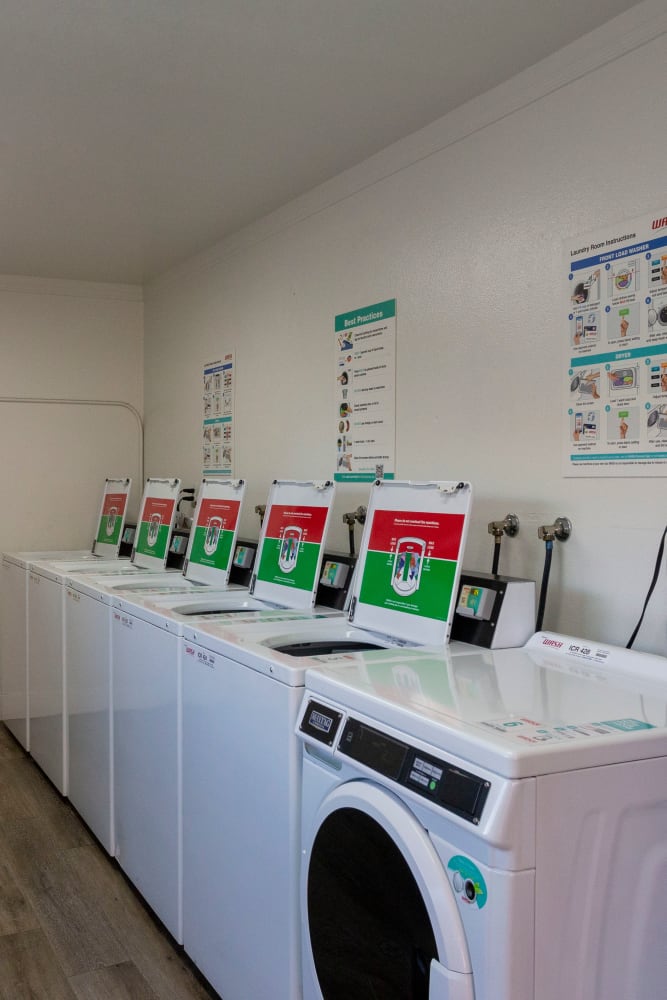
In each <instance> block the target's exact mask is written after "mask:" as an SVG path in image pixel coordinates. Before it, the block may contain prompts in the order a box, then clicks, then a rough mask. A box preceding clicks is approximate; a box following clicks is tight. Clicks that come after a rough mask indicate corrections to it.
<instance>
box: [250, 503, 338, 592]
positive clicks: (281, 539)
mask: <svg viewBox="0 0 667 1000" xmlns="http://www.w3.org/2000/svg"><path fill="white" fill-rule="evenodd" d="M327 514H328V507H301V506H297V505H292V506H289V505H283V504H274V505H273V506H272V507H271V511H270V514H269V519H268V523H267V526H266V533H265V537H264V545H263V546H262V555H261V559H260V563H259V569H258V571H257V579H258V580H262V581H263V582H264V583H278V584H281V585H282V586H286V587H295V588H296V589H298V590H312V589H313V588H314V586H315V579H316V576H317V568H318V564H319V558H320V551H321V548H322V541H323V538H324V529H325V526H326V522H327Z"/></svg>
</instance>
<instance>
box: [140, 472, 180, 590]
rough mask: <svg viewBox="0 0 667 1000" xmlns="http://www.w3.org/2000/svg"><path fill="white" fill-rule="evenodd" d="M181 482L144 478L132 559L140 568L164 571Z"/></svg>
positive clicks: (177, 480)
mask: <svg viewBox="0 0 667 1000" xmlns="http://www.w3.org/2000/svg"><path fill="white" fill-rule="evenodd" d="M180 490H181V481H180V479H147V480H146V489H145V490H144V496H143V500H142V502H141V510H140V512H139V519H138V522H137V533H136V535H135V539H134V548H133V549H132V555H131V557H130V558H131V560H132V562H133V563H134V565H135V566H138V567H140V568H141V569H150V570H157V569H164V567H165V564H166V562H167V552H168V549H169V539H170V538H171V533H172V530H173V527H174V520H175V518H176V504H177V502H178V494H179V493H180Z"/></svg>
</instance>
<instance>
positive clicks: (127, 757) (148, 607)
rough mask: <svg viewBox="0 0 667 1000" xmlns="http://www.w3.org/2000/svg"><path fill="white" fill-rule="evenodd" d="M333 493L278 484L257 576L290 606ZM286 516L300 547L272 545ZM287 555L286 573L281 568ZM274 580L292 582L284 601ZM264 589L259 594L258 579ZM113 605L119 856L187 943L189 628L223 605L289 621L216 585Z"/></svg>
mask: <svg viewBox="0 0 667 1000" xmlns="http://www.w3.org/2000/svg"><path fill="white" fill-rule="evenodd" d="M333 490H334V488H333V484H332V483H326V484H319V483H317V484H314V483H310V482H309V483H295V482H280V483H278V482H276V483H274V484H273V486H272V489H271V492H270V495H269V501H268V503H267V512H266V515H265V519H264V526H265V527H264V528H263V531H262V537H261V538H260V542H259V546H258V554H257V574H258V575H259V577H260V578H264V577H266V582H265V589H266V590H267V591H268V592H269V593H270V594H271V596H272V597H273V599H274V600H276V599H277V597H278V596H280V597H282V600H283V601H284V603H285V605H286V606H287V607H289V604H290V601H294V602H295V603H296V605H297V607H298V606H299V605H300V604H303V605H305V606H306V607H307V608H308V609H310V608H311V607H312V604H313V600H314V596H313V595H314V590H315V586H316V584H317V582H318V573H319V570H320V566H321V562H322V545H323V542H324V537H325V533H326V527H327V524H328V520H329V516H330V507H331V502H332V499H333ZM281 518H282V519H284V520H285V519H286V520H285V523H286V524H287V525H288V527H290V528H294V529H297V528H298V530H299V531H300V533H301V534H300V536H299V538H298V542H297V541H292V539H295V540H296V538H297V535H296V534H294V535H289V536H286V537H287V538H288V540H289V544H287V543H286V544H285V545H282V544H278V545H276V542H275V539H274V537H273V536H272V534H271V532H272V531H273V527H274V526H275V524H276V523H278V521H279V520H280V519H281ZM276 538H278V541H280V538H279V536H276ZM297 545H298V546H299V549H298V551H297V550H296V546H297ZM287 550H289V551H287ZM230 552H231V550H230ZM271 556H273V559H274V565H273V566H271V563H270V559H271ZM281 556H282V559H283V563H284V564H285V566H286V567H287V568H286V569H284V570H283V569H281V568H280V567H279V560H280V558H281ZM190 566H192V563H191V562H190ZM299 571H300V572H299ZM278 574H284V575H285V576H286V577H287V581H288V582H287V583H285V584H284V585H283V586H282V590H283V591H285V594H284V595H283V594H281V593H280V584H279V583H278V582H277V580H279V579H280V576H279V575H278ZM306 588H307V593H304V592H305V591H306ZM258 589H259V592H260V593H261V592H262V580H261V579H260V585H259V587H258ZM113 605H114V609H113V618H112V626H111V628H112V649H113V717H114V789H115V827H116V857H117V859H118V862H119V864H120V865H121V867H122V868H123V870H124V871H125V872H126V874H127V875H128V877H129V878H130V879H131V880H132V882H133V883H134V884H135V885H136V886H137V888H138V889H139V890H140V892H141V893H142V895H143V896H144V898H145V899H146V901H147V902H148V903H149V904H150V906H151V907H152V908H153V909H154V911H155V912H156V913H157V915H158V916H159V917H160V919H161V920H162V921H163V923H164V924H165V926H166V927H167V928H168V930H169V931H170V933H171V934H172V935H173V936H174V937H175V938H176V940H177V941H179V942H181V941H182V939H183V938H182V879H181V867H182V833H181V830H182V806H181V801H182V781H181V774H182V763H181V761H182V740H181V731H182V705H181V699H182V680H181V674H182V667H181V661H182V641H181V636H182V634H183V628H184V626H185V625H186V624H188V625H189V626H191V627H192V626H193V625H194V624H195V623H196V622H198V621H200V620H203V621H209V620H210V618H211V616H212V615H214V616H215V617H218V615H219V614H220V613H221V612H224V610H225V609H228V610H229V613H230V617H231V618H232V619H233V620H237V619H238V618H239V617H243V618H244V619H245V620H246V621H247V620H249V618H250V619H252V618H253V617H254V616H255V615H257V614H268V615H270V616H271V617H272V618H273V619H274V620H276V617H277V618H278V619H279V620H284V619H285V618H290V617H292V615H291V614H290V613H289V611H281V610H276V609H271V610H268V609H270V608H271V605H269V604H267V602H266V601H262V600H259V599H257V598H250V597H248V596H247V594H246V592H238V591H237V592H235V593H225V592H217V593H214V592H212V591H211V588H209V589H208V590H207V591H205V592H202V589H201V588H200V589H199V590H198V591H197V593H191V594H180V595H177V596H174V595H171V596H167V597H166V596H164V595H151V596H149V597H144V598H141V597H140V596H139V595H137V594H130V593H128V594H126V595H125V596H120V597H116V598H115V599H114V601H113ZM257 609H259V610H257ZM232 612H233V613H232ZM241 613H243V614H241ZM309 613H311V612H310V610H306V611H302V612H301V614H302V615H306V614H309ZM326 613H327V614H332V613H333V612H331V611H330V610H327V612H326ZM248 616H249V617H248Z"/></svg>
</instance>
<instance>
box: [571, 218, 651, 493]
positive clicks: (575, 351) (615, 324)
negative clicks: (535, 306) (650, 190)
mask: <svg viewBox="0 0 667 1000" xmlns="http://www.w3.org/2000/svg"><path fill="white" fill-rule="evenodd" d="M565 267H566V273H567V317H568V327H567V331H568V332H567V367H566V373H565V377H564V380H563V381H564V392H565V395H566V405H565V421H564V428H565V437H566V447H565V475H566V476H665V475H667V207H664V208H663V209H660V210H658V211H656V212H654V213H652V214H650V215H646V216H643V217H641V218H638V219H634V220H630V221H628V222H622V223H619V224H618V225H617V226H614V227H609V228H607V229H604V230H600V231H598V232H595V233H592V234H587V235H586V236H583V237H577V238H573V239H572V240H568V241H567V242H566V244H565Z"/></svg>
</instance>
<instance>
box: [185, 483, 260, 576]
mask: <svg viewBox="0 0 667 1000" xmlns="http://www.w3.org/2000/svg"><path fill="white" fill-rule="evenodd" d="M245 489H246V484H245V481H244V480H243V479H233V480H229V479H227V480H225V479H211V478H208V479H202V482H201V486H200V488H199V495H198V497H197V507H196V510H195V513H194V517H193V518H192V528H191V529H190V538H189V539H188V549H187V552H186V555H185V564H184V567H183V575H184V576H185V578H186V579H187V580H196V581H197V583H208V584H214V585H215V586H218V587H225V586H227V583H228V581H229V573H230V569H231V565H232V559H233V558H234V551H235V549H236V536H237V535H238V530H239V518H240V515H241V506H242V504H243V498H244V496H245Z"/></svg>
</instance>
